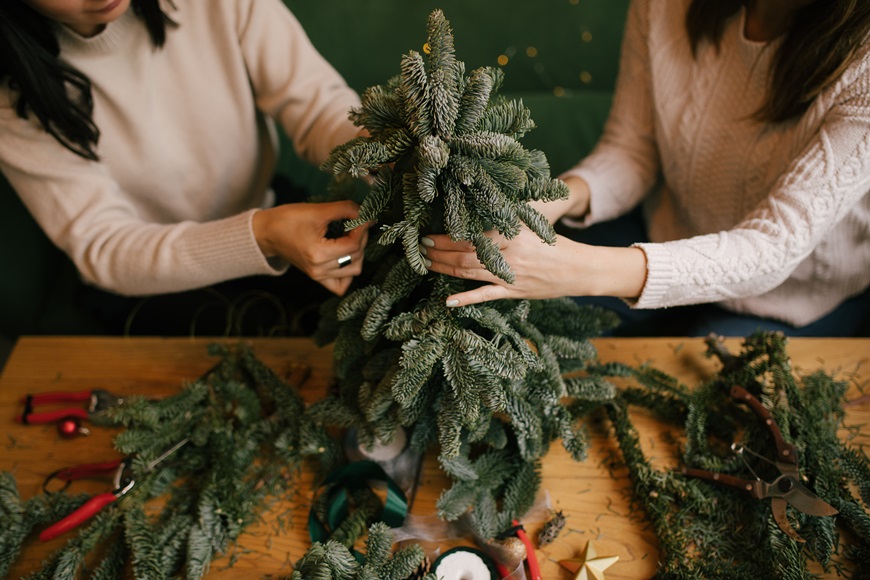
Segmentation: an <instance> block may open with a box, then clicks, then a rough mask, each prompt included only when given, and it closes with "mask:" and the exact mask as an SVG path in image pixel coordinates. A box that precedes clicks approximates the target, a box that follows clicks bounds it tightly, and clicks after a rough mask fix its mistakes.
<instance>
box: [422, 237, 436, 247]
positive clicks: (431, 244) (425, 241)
mask: <svg viewBox="0 0 870 580" xmlns="http://www.w3.org/2000/svg"><path fill="white" fill-rule="evenodd" d="M420 243H421V244H423V245H424V246H426V247H427V248H434V247H435V242H433V241H432V240H431V239H430V238H420Z"/></svg>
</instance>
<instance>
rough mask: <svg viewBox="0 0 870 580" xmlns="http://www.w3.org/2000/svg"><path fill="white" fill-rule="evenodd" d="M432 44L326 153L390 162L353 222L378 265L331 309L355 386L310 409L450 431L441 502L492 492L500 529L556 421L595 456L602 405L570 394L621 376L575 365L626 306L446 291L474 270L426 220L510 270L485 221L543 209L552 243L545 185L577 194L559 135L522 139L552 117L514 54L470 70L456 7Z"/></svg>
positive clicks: (369, 94)
mask: <svg viewBox="0 0 870 580" xmlns="http://www.w3.org/2000/svg"><path fill="white" fill-rule="evenodd" d="M424 52H425V53H426V57H425V58H424V57H423V56H422V55H421V54H419V53H417V52H413V51H412V52H410V53H409V54H407V55H406V56H405V57H404V58H403V59H402V64H401V74H400V75H398V76H396V77H395V78H393V79H391V80H390V81H388V82H387V83H386V84H385V85H382V86H375V87H372V88H369V89H368V90H366V91H365V92H364V94H363V95H362V103H361V105H360V107H359V108H358V109H356V110H354V111H353V112H352V113H351V119H352V120H353V121H354V123H356V124H357V125H359V126H361V127H364V128H365V129H367V130H368V133H369V136H368V137H359V138H357V139H354V140H352V141H350V142H348V143H347V144H345V145H343V146H341V147H338V148H337V149H336V150H335V151H334V152H333V153H332V155H331V156H330V158H329V159H328V160H327V162H326V163H325V167H326V168H327V169H329V170H331V171H332V172H333V173H334V174H335V175H336V176H337V183H339V184H342V183H346V182H349V181H350V179H349V178H348V177H349V176H352V177H361V176H365V175H368V174H370V173H376V177H375V178H374V183H373V185H372V187H371V189H370V191H369V192H368V194H367V196H366V197H365V198H364V200H363V201H362V203H361V208H360V215H359V218H358V219H356V220H353V221H351V222H349V223H347V224H346V228H348V229H351V228H354V227H357V226H359V225H362V224H365V223H367V222H375V223H376V224H378V227H377V228H376V232H377V233H376V234H375V236H374V240H373V243H370V245H369V248H368V249H367V254H366V257H367V262H366V274H367V276H368V279H367V282H366V283H363V284H361V285H359V286H358V287H357V288H356V290H354V291H353V292H352V293H350V294H349V295H348V296H347V297H346V298H344V299H343V300H340V301H339V300H337V299H336V300H334V301H332V302H330V303H329V304H328V305H327V307H326V308H325V310H324V317H323V323H322V325H321V328H320V330H319V334H318V338H319V340H320V341H321V342H329V341H333V340H334V341H335V345H334V353H335V374H336V377H337V380H338V382H339V389H338V392H337V394H335V395H334V396H332V397H330V398H327V399H325V400H323V401H321V402H319V403H317V404H315V405H314V407H312V408H311V409H310V412H311V414H312V416H313V417H315V419H319V420H321V421H323V422H324V423H329V424H337V425H339V426H343V427H351V426H352V427H356V428H358V430H359V434H360V440H361V441H362V442H364V443H365V444H371V443H373V442H374V441H375V440H376V439H377V440H380V441H382V442H386V441H389V440H391V438H392V437H393V435H394V433H395V431H396V429H397V428H399V427H400V426H401V427H404V428H407V429H409V430H411V431H412V445H413V446H414V447H415V448H416V449H418V450H424V449H427V448H429V447H430V446H431V445H433V444H435V443H439V444H440V450H441V451H440V455H439V460H440V462H441V465H442V466H443V468H444V470H445V471H446V472H447V473H449V474H450V475H451V476H452V477H453V478H454V479H455V484H454V485H453V487H452V488H451V489H449V490H446V491H445V492H444V493H443V495H442V496H441V499H440V501H439V505H438V507H439V512H440V515H441V516H442V517H445V518H447V519H454V518H457V517H459V516H461V515H462V514H464V513H465V511H466V509H467V508H468V507H469V506H471V505H475V506H476V507H475V510H474V513H473V519H474V521H475V525H476V526H477V532H478V533H479V534H481V536H482V537H484V538H488V537H492V535H494V534H495V533H496V532H498V531H499V528H505V527H508V526H509V524H510V521H511V519H513V518H516V517H520V516H521V515H522V514H523V513H524V512H525V511H526V510H527V509H528V508H529V507H530V506H531V505H532V503H533V501H534V497H535V494H536V492H537V489H538V486H539V474H538V460H539V459H540V458H541V457H542V456H543V455H544V454H545V453H546V451H547V449H548V446H549V444H550V443H551V442H552V441H553V440H554V439H555V438H557V437H561V438H562V442H563V444H564V445H565V447H566V448H567V449H568V450H569V451H570V452H571V454H572V455H573V456H574V457H575V458H577V459H581V458H582V457H583V456H584V454H585V445H586V443H585V437H584V435H583V433H582V432H581V431H579V430H578V428H577V422H578V418H579V417H580V416H581V415H582V414H584V413H585V412H586V411H588V409H589V408H590V406H589V405H585V404H582V403H581V404H575V405H571V406H566V405H563V404H561V400H562V398H563V397H565V396H573V397H580V398H581V399H583V400H584V401H588V402H589V404H590V405H594V404H597V403H598V402H600V401H603V400H608V399H610V398H612V397H613V394H614V389H613V387H612V385H610V384H609V383H608V382H607V381H606V380H604V379H602V378H600V377H591V378H590V377H589V376H587V377H585V378H582V379H576V380H565V379H563V375H565V373H568V372H570V371H575V370H579V369H587V370H589V368H590V366H591V365H594V361H595V358H596V352H595V349H594V348H593V347H592V345H591V344H590V343H589V342H588V339H589V338H590V337H593V336H596V335H598V334H600V332H601V331H602V329H605V328H608V327H611V326H612V325H613V324H615V319H614V317H613V316H612V315H611V314H610V313H609V312H605V311H600V310H593V309H591V308H581V307H578V306H576V305H575V304H574V303H573V302H572V301H570V300H545V301H508V300H504V301H499V302H494V303H488V304H486V305H482V306H465V307H460V308H448V307H446V306H445V298H446V297H447V296H448V295H450V294H451V293H454V292H457V291H460V290H462V289H465V288H469V287H471V284H472V283H471V282H467V281H463V280H458V279H455V278H451V277H448V276H443V275H440V274H430V273H429V272H428V271H427V270H426V267H425V265H424V258H423V256H422V254H421V252H420V248H419V240H420V237H421V236H423V235H426V234H427V233H447V234H449V236H450V237H451V238H452V239H453V240H457V241H460V240H463V241H469V242H471V243H472V244H473V245H474V247H475V249H476V252H477V256H478V258H479V259H480V261H481V263H483V264H484V266H485V267H486V268H487V269H488V270H489V271H491V272H493V273H494V274H495V275H497V276H499V277H500V278H502V279H503V280H505V281H507V282H511V281H512V280H513V274H512V272H511V270H510V267H509V266H508V264H507V263H506V261H505V260H504V258H503V257H502V255H501V253H500V252H499V249H498V246H497V245H496V243H495V242H493V241H492V239H491V238H489V237H487V236H486V235H485V232H486V231H487V230H491V229H494V230H497V231H498V232H500V233H501V234H502V235H504V236H505V237H507V238H512V237H514V236H516V235H517V234H518V233H519V231H520V228H521V227H523V226H526V227H528V228H529V229H531V230H532V231H533V232H535V233H536V234H537V235H538V236H539V237H540V238H541V240H542V241H543V242H547V243H553V242H554V241H555V234H554V232H553V229H552V227H551V226H550V224H549V222H548V221H547V219H546V218H545V217H544V216H543V215H542V214H541V213H540V212H538V211H537V210H535V209H534V208H532V207H531V206H530V205H529V202H531V201H551V200H555V199H559V198H563V197H564V196H565V195H567V188H566V186H565V184H564V183H562V182H561V181H559V180H557V179H553V178H551V177H550V171H549V166H548V164H547V160H546V158H545V156H544V154H543V153H542V152H540V151H530V150H527V149H526V148H525V147H523V145H522V144H521V143H520V141H519V139H520V138H521V137H523V135H524V134H525V133H526V132H527V131H529V130H531V129H533V128H534V126H535V125H534V123H533V122H532V120H531V116H530V113H529V110H528V109H527V108H526V107H525V106H523V104H522V102H521V101H514V100H508V99H504V98H501V97H499V96H498V95H497V91H498V88H499V85H500V84H501V80H502V72H501V71H500V70H498V69H493V68H489V67H484V68H479V69H477V70H475V71H473V72H472V73H471V74H470V75H468V76H466V74H465V66H464V64H463V63H462V62H461V61H459V60H457V59H456V58H455V56H454V46H453V35H452V32H451V29H450V25H449V23H448V22H447V20H446V19H445V18H444V15H443V14H442V13H441V11H439V10H436V11H435V12H433V13H432V14H431V15H430V17H429V22H428V42H427V43H426V44H425V45H424ZM339 195H342V194H339ZM343 195H347V194H346V193H344V194H343Z"/></svg>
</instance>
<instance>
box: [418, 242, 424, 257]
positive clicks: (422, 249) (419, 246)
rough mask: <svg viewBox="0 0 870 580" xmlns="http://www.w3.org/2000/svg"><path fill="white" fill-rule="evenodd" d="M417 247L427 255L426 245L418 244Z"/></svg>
mask: <svg viewBox="0 0 870 580" xmlns="http://www.w3.org/2000/svg"><path fill="white" fill-rule="evenodd" d="M417 249H418V250H420V253H421V254H423V255H424V256H425V255H426V246H421V245H420V244H417Z"/></svg>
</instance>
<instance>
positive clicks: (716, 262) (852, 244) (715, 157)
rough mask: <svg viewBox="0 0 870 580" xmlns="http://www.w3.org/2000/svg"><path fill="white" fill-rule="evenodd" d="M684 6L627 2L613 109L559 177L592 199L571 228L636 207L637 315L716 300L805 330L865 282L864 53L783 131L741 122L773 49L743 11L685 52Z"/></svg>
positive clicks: (868, 207)
mask: <svg viewBox="0 0 870 580" xmlns="http://www.w3.org/2000/svg"><path fill="white" fill-rule="evenodd" d="M688 5H689V0H635V1H634V2H633V3H632V5H631V8H630V10H629V18H628V22H627V27H626V33H625V39H624V41H623V54H622V61H621V65H620V74H619V80H618V86H617V90H616V95H615V98H614V104H613V109H612V111H611V114H610V118H609V120H608V123H607V126H606V130H605V134H604V135H603V136H602V139H601V141H600V142H599V144H598V146H597V147H596V149H595V150H594V151H593V152H592V154H590V156H589V157H587V158H586V159H585V160H583V161H582V162H581V163H580V165H578V166H577V167H576V168H574V169H573V170H571V171H569V172H568V173H567V174H566V175H571V174H574V175H578V176H580V177H582V178H583V179H585V180H586V181H587V182H588V184H589V186H590V190H591V195H592V197H591V202H590V214H589V215H588V216H587V218H586V220H585V221H584V224H587V225H588V224H591V223H594V222H600V221H602V220H607V219H612V218H614V217H617V216H618V215H621V214H623V213H626V212H627V211H628V210H629V209H630V208H631V207H633V206H635V205H636V204H637V203H638V202H639V201H640V200H641V199H642V198H644V196H646V195H647V194H648V192H650V191H651V190H652V189H653V187H654V186H655V185H656V183H657V178H658V177H662V178H663V180H662V181H663V184H662V185H660V186H659V187H658V188H657V189H656V190H655V191H653V192H652V193H651V194H650V195H649V196H648V197H647V198H646V200H645V211H646V215H647V223H648V226H649V235H650V239H651V240H652V242H655V243H645V244H638V247H640V248H642V249H643V251H644V252H645V253H646V256H647V261H648V269H647V280H646V284H645V286H644V289H643V292H642V294H641V296H640V298H639V300H638V301H637V303H636V304H635V306H636V307H637V308H661V307H668V306H677V305H683V304H695V303H704V302H721V303H722V305H723V306H725V307H726V308H729V309H731V310H734V311H736V312H741V313H751V314H755V315H758V316H763V317H769V318H774V319H779V320H782V321H785V322H788V323H791V324H794V325H796V326H803V325H805V324H808V323H810V322H813V321H815V320H817V319H818V318H820V317H822V316H824V315H825V314H827V313H829V312H830V311H831V310H833V309H834V308H836V307H837V305H839V304H840V303H841V302H842V301H843V300H845V299H846V298H849V297H851V296H854V295H856V294H859V293H861V292H862V291H864V290H865V289H866V288H867V287H868V284H870V195H868V192H870V45H867V46H865V47H863V48H862V49H861V51H860V54H859V55H858V58H857V60H856V61H855V62H854V63H853V64H852V65H851V66H850V67H849V68H848V70H846V71H845V73H844V74H843V75H842V77H840V78H839V79H838V80H837V82H836V83H835V84H834V86H832V87H831V88H829V89H828V90H827V91H825V92H824V93H823V94H822V95H820V96H819V97H818V98H817V99H816V100H815V102H814V103H813V104H812V106H811V107H810V109H809V110H808V111H807V112H806V114H804V115H803V116H802V117H801V118H800V119H798V120H797V121H795V122H788V123H782V124H778V125H770V124H761V123H758V122H756V121H753V120H751V119H750V117H751V115H752V114H753V113H754V112H755V111H756V110H757V109H758V107H759V105H760V104H761V103H762V102H763V99H764V97H765V94H766V90H767V86H768V85H767V74H768V70H769V67H770V63H771V57H772V55H773V52H774V48H775V44H773V45H770V46H766V45H765V44H763V43H757V42H751V41H749V40H747V39H746V38H745V36H744V34H743V30H744V19H745V13H744V11H743V10H741V11H740V13H739V16H736V17H734V18H733V19H732V20H731V21H730V22H729V23H728V26H727V28H726V30H725V34H724V37H723V39H722V45H721V48H720V51H719V52H718V53H717V51H716V49H715V48H714V47H713V46H712V45H711V44H709V43H704V44H703V45H702V47H701V49H700V51H699V54H698V57H697V58H693V56H692V53H691V49H690V44H689V40H688V36H687V34H686V31H685V14H686V10H687V8H688Z"/></svg>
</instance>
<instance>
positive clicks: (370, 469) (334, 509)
mask: <svg viewBox="0 0 870 580" xmlns="http://www.w3.org/2000/svg"><path fill="white" fill-rule="evenodd" d="M372 480H375V481H384V482H386V484H387V499H386V505H384V508H383V510H382V511H381V516H380V521H382V522H384V523H385V524H387V525H388V526H390V527H391V528H398V527H401V526H402V524H404V523H405V516H406V515H408V500H407V498H406V497H405V492H403V491H402V489H401V488H400V487H399V485H398V484H397V483H396V482H395V481H393V479H392V478H391V477H390V476H389V475H387V473H386V472H385V471H384V469H383V468H382V467H381V466H380V465H378V464H377V463H375V462H374V461H355V462H354V463H348V464H347V465H345V466H344V467H341V468H339V469H336V470H335V471H333V472H332V473H330V474H329V475H328V476H327V478H326V479H325V480H324V481H323V483H322V484H321V487H325V488H326V491H325V492H324V493H326V494H327V500H326V506H327V510H326V516H327V517H326V524H325V525H324V523H323V522H322V521H320V518H318V517H317V515H316V514H315V513H314V508H313V507H312V508H311V509H310V510H309V512H308V534H309V535H310V536H311V541H312V542H324V541H326V540H328V539H329V536H330V535H331V533H330V531H329V530H335V529H336V528H337V527H338V526H339V525H341V523H342V522H343V521H344V520H345V518H347V515H348V492H349V491H353V490H356V489H360V488H362V487H365V486H368V482H369V481H372ZM314 503H315V504H316V503H317V500H316V498H315V502H314ZM357 557H358V558H359V555H357Z"/></svg>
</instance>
